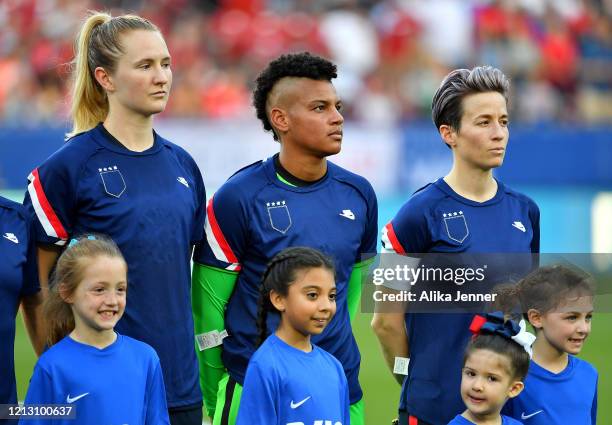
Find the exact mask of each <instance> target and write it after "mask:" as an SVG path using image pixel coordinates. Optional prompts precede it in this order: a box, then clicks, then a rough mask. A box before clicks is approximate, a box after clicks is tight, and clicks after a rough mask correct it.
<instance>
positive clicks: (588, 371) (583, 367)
mask: <svg viewBox="0 0 612 425" xmlns="http://www.w3.org/2000/svg"><path fill="white" fill-rule="evenodd" d="M568 358H569V362H570V364H571V365H572V367H573V368H574V370H575V371H576V372H577V373H578V374H581V375H586V376H592V377H595V378H597V376H598V373H597V369H595V366H593V365H592V364H591V363H589V362H587V361H586V360H582V359H580V358H578V357H576V356H572V355H571V354H570V355H569V356H568Z"/></svg>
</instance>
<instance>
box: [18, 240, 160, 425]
mask: <svg viewBox="0 0 612 425" xmlns="http://www.w3.org/2000/svg"><path fill="white" fill-rule="evenodd" d="M126 291H127V265H126V263H125V260H124V259H123V256H122V255H121V251H119V248H117V245H115V243H114V242H113V241H112V240H110V239H107V238H101V237H100V236H91V235H90V236H88V237H86V238H81V239H73V240H72V241H71V242H70V246H69V247H68V248H67V249H66V251H64V253H63V254H62V255H61V256H60V258H59V260H58V262H57V267H56V269H55V274H54V278H53V280H52V284H51V288H50V291H49V296H48V297H47V299H46V300H45V303H44V311H45V313H46V315H47V317H48V318H49V321H48V328H47V332H48V335H47V344H48V345H49V346H51V348H49V349H48V350H47V351H45V353H44V354H43V355H42V356H41V357H40V359H39V360H38V363H37V364H36V367H35V369H34V373H33V375H32V379H31V380H30V386H29V388H28V393H27V395H26V400H25V404H26V406H28V405H40V404H42V405H51V404H61V405H66V406H68V407H74V413H73V414H72V415H70V413H71V411H69V410H68V408H66V407H65V408H64V409H63V410H62V409H57V410H56V413H57V414H58V415H59V416H61V417H60V418H59V419H56V420H54V423H59V424H63V423H66V424H71V425H80V424H83V425H85V424H86V425H92V424H111V423H113V424H115V423H117V424H119V423H122V424H128V423H129V424H142V425H158V424H168V423H169V420H168V410H167V406H166V392H165V390H164V381H163V378H162V373H161V367H160V364H159V358H158V357H157V354H156V353H155V350H153V348H151V346H149V345H147V344H145V343H143V342H140V341H137V340H135V339H132V338H130V337H128V336H124V335H120V334H118V333H116V332H115V330H114V327H115V325H116V324H117V321H119V319H121V316H122V315H123V312H124V310H125V303H126ZM48 420H49V418H48V417H46V416H42V417H40V418H38V419H32V418H28V419H27V421H26V423H28V424H32V423H34V424H36V423H41V424H43V423H48Z"/></svg>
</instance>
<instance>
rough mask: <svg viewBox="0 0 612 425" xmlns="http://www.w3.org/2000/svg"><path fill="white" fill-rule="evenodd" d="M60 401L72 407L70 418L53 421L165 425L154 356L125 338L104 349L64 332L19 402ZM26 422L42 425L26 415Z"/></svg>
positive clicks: (45, 421)
mask: <svg viewBox="0 0 612 425" xmlns="http://www.w3.org/2000/svg"><path fill="white" fill-rule="evenodd" d="M29 404H62V405H72V406H74V407H75V409H76V418H74V419H64V420H61V419H55V420H53V421H52V423H53V424H56V425H62V424H64V425H80V424H83V425H96V424H99V425H122V424H129V425H157V424H169V420H168V407H167V406H166V394H165V390H164V380H163V377H162V372H161V367H160V364H159V358H158V357H157V354H155V351H154V350H153V348H151V347H150V346H149V345H147V344H144V343H142V342H140V341H136V340H135V339H132V338H130V337H127V336H122V335H119V334H118V335H117V340H116V341H115V342H113V343H112V344H111V345H109V346H108V347H106V348H104V349H99V348H96V347H93V346H91V345H86V344H82V343H80V342H77V341H75V340H73V339H72V338H71V337H69V336H67V337H65V338H64V339H62V340H61V341H60V342H58V343H57V344H55V345H54V346H52V347H51V348H50V349H49V350H47V351H45V352H44V353H43V355H42V356H41V357H40V359H39V360H38V362H37V363H36V366H35V367H34V373H33V374H32V379H31V380H30V386H29V387H28V394H27V395H26V399H25V405H26V406H27V405H29ZM22 422H23V423H24V424H26V425H35V424H41V425H43V424H48V423H49V419H46V418H42V419H38V420H33V419H28V420H23V421H21V422H20V423H22Z"/></svg>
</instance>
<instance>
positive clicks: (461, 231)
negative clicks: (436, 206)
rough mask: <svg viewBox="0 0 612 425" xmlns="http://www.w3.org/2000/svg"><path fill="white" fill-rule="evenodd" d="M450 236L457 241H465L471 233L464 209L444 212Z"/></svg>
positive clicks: (447, 231)
mask: <svg viewBox="0 0 612 425" xmlns="http://www.w3.org/2000/svg"><path fill="white" fill-rule="evenodd" d="M442 216H443V219H444V226H445V227H446V233H447V234H448V237H449V238H450V239H452V240H454V241H455V242H459V243H463V241H464V240H465V238H467V237H468V235H469V234H470V230H469V229H468V225H467V221H466V220H465V215H463V211H458V212H451V213H445V214H442Z"/></svg>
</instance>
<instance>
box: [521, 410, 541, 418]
mask: <svg viewBox="0 0 612 425" xmlns="http://www.w3.org/2000/svg"><path fill="white" fill-rule="evenodd" d="M542 412H543V410H538V411H537V412H533V413H532V414H530V415H526V414H525V412H523V413H521V419H529V418H531V417H532V416H535V415H537V414H538V413H542Z"/></svg>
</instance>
